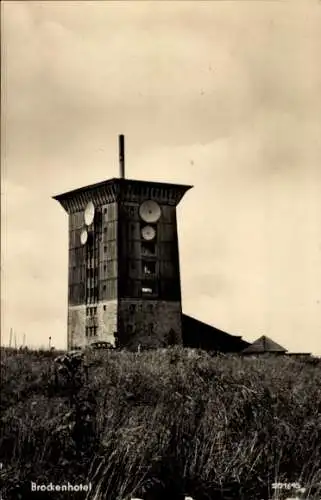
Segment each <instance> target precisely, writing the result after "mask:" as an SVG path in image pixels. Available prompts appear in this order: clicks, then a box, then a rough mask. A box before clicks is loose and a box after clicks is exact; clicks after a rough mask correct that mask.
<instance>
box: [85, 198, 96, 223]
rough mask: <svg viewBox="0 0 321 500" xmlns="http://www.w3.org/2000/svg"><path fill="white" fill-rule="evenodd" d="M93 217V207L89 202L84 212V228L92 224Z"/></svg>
mask: <svg viewBox="0 0 321 500" xmlns="http://www.w3.org/2000/svg"><path fill="white" fill-rule="evenodd" d="M94 217H95V205H94V204H93V202H92V201H90V202H89V203H88V204H87V206H86V208H85V211H84V219H85V224H86V226H90V224H92V222H93V220H94Z"/></svg>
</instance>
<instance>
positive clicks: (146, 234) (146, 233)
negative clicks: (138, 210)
mask: <svg viewBox="0 0 321 500" xmlns="http://www.w3.org/2000/svg"><path fill="white" fill-rule="evenodd" d="M141 234H142V238H143V239H144V240H147V241H150V240H153V239H154V238H155V236H156V231H155V229H154V228H153V227H152V226H144V227H143V228H142V230H141Z"/></svg>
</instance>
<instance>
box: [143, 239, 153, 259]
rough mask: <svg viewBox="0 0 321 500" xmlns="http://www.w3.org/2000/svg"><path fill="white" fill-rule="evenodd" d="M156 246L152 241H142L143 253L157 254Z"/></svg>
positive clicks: (146, 254) (147, 254) (148, 254)
mask: <svg viewBox="0 0 321 500" xmlns="http://www.w3.org/2000/svg"><path fill="white" fill-rule="evenodd" d="M155 252H156V246H155V243H154V242H152V241H144V242H142V255H145V256H150V255H155Z"/></svg>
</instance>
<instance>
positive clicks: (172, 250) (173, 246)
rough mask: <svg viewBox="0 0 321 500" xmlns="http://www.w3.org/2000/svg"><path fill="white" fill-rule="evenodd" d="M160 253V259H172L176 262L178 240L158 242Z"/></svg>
mask: <svg viewBox="0 0 321 500" xmlns="http://www.w3.org/2000/svg"><path fill="white" fill-rule="evenodd" d="M158 255H159V259H160V260H170V261H173V262H174V263H175V264H176V262H177V258H178V243H177V241H172V242H171V241H163V242H160V243H159V244H158Z"/></svg>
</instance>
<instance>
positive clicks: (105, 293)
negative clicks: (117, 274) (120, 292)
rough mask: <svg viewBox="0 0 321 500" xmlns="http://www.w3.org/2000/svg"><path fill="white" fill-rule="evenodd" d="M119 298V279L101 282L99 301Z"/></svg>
mask: <svg viewBox="0 0 321 500" xmlns="http://www.w3.org/2000/svg"><path fill="white" fill-rule="evenodd" d="M116 298H117V279H106V280H101V281H100V283H99V300H112V299H116Z"/></svg>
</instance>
